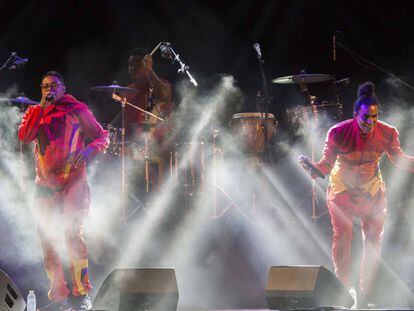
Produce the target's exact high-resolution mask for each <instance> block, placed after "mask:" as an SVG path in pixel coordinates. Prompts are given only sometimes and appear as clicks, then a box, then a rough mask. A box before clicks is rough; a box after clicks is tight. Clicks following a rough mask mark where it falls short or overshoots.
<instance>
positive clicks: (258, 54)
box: [253, 43, 262, 59]
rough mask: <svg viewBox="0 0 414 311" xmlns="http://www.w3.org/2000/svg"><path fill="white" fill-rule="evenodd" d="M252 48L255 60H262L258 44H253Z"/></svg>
mask: <svg viewBox="0 0 414 311" xmlns="http://www.w3.org/2000/svg"><path fill="white" fill-rule="evenodd" d="M253 48H254V50H255V51H256V53H257V58H258V59H260V58H262V52H261V51H260V45H259V43H255V44H253Z"/></svg>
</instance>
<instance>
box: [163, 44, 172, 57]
mask: <svg viewBox="0 0 414 311" xmlns="http://www.w3.org/2000/svg"><path fill="white" fill-rule="evenodd" d="M160 52H161V57H162V58H165V59H173V55H172V51H171V43H170V42H162V43H161V45H160Z"/></svg>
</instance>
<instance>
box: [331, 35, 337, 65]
mask: <svg viewBox="0 0 414 311" xmlns="http://www.w3.org/2000/svg"><path fill="white" fill-rule="evenodd" d="M332 59H333V61H334V62H336V36H335V33H334V35H333V36H332Z"/></svg>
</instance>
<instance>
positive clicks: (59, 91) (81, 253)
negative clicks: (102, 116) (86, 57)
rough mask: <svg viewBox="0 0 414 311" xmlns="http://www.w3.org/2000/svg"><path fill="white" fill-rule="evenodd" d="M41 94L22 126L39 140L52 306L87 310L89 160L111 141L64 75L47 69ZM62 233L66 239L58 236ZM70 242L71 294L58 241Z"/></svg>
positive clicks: (22, 134) (39, 201)
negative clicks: (71, 92) (85, 230)
mask: <svg viewBox="0 0 414 311" xmlns="http://www.w3.org/2000/svg"><path fill="white" fill-rule="evenodd" d="M40 87H41V91H42V99H41V102H40V104H39V105H36V106H30V107H29V108H28V109H27V111H26V113H25V114H24V116H23V120H22V123H21V125H20V128H19V133H18V135H19V139H20V140H22V141H23V142H25V143H30V142H32V141H34V142H35V159H36V179H35V183H36V205H37V212H38V218H39V219H38V228H39V235H40V240H41V246H42V249H43V255H44V262H45V268H46V272H47V275H48V278H49V280H50V291H49V299H50V300H51V301H52V302H53V308H51V309H65V308H68V307H71V308H72V310H89V309H91V307H92V305H91V302H90V298H89V296H88V294H87V293H88V292H89V290H90V289H91V285H90V282H89V277H88V252H87V246H86V244H85V241H84V238H83V226H84V220H85V216H86V215H87V213H88V209H89V188H88V183H87V178H86V164H87V162H88V161H90V160H91V158H92V157H93V156H94V155H95V154H97V153H99V152H102V151H104V150H105V149H106V148H107V146H108V143H109V138H108V133H107V132H106V131H104V130H103V129H102V127H101V126H100V125H99V123H98V122H97V121H96V119H95V117H94V116H93V114H92V112H91V111H90V110H89V109H88V107H87V106H86V105H85V104H84V103H82V102H79V101H77V100H76V99H75V98H74V97H73V96H72V95H69V94H66V88H65V85H64V81H63V78H62V76H61V75H60V74H59V73H58V72H55V71H50V72H48V73H46V74H45V75H44V76H43V78H42V81H41V85H40ZM59 235H60V236H62V237H63V239H64V240H63V241H62V242H63V243H61V241H59ZM61 244H63V245H66V252H67V256H68V257H69V264H70V269H71V276H72V279H71V282H72V297H71V299H70V302H71V303H69V300H68V299H67V298H68V297H69V294H70V293H69V290H68V287H67V283H66V280H65V275H64V269H63V263H62V254H61V252H60V249H59V247H60V245H61Z"/></svg>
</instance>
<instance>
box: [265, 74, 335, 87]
mask: <svg viewBox="0 0 414 311" xmlns="http://www.w3.org/2000/svg"><path fill="white" fill-rule="evenodd" d="M329 80H333V76H331V75H326V74H318V73H314V74H312V73H308V74H306V73H305V74H299V75H293V76H285V77H279V78H276V79H273V80H272V82H273V83H278V84H300V83H304V84H307V83H315V82H323V81H329Z"/></svg>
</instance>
